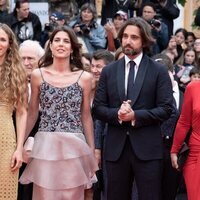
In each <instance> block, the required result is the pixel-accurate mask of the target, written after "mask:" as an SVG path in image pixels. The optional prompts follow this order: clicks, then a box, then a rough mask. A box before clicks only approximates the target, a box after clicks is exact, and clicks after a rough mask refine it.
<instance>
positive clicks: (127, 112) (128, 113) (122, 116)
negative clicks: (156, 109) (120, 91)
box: [118, 100, 135, 121]
mask: <svg viewBox="0 0 200 200" xmlns="http://www.w3.org/2000/svg"><path fill="white" fill-rule="evenodd" d="M130 103H131V100H127V101H123V103H122V105H121V107H120V109H119V111H118V119H119V120H121V121H132V120H135V113H134V111H133V110H132V108H131V105H130Z"/></svg>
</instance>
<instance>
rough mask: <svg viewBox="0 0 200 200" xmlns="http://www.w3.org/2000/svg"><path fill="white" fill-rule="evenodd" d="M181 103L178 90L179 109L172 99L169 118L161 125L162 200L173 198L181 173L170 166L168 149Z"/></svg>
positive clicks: (180, 95)
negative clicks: (162, 148)
mask: <svg viewBox="0 0 200 200" xmlns="http://www.w3.org/2000/svg"><path fill="white" fill-rule="evenodd" d="M182 103H183V93H182V92H181V91H179V109H177V108H176V102H175V100H174V104H173V111H172V113H171V115H170V118H169V119H168V120H166V121H164V122H163V123H162V125H161V132H162V135H163V143H164V159H163V177H162V200H175V198H176V195H177V191H178V187H179V185H180V182H181V177H182V173H181V172H179V171H177V170H176V169H174V168H173V167H172V164H171V156H170V150H171V146H172V142H173V135H174V130H175V127H176V123H177V121H178V118H179V115H180V110H181V107H182Z"/></svg>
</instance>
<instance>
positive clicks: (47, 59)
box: [39, 26, 83, 71]
mask: <svg viewBox="0 0 200 200" xmlns="http://www.w3.org/2000/svg"><path fill="white" fill-rule="evenodd" d="M60 31H64V32H66V33H67V34H68V35H69V38H70V42H71V48H72V49H73V52H72V53H71V57H70V64H71V65H70V66H71V70H72V71H74V70H76V69H77V70H78V69H83V64H82V62H81V44H80V43H79V42H78V39H77V36H76V34H75V32H74V31H73V29H72V28H70V27H67V26H59V27H58V28H56V29H55V30H54V31H53V32H52V34H51V36H50V38H49V42H48V45H47V48H46V50H45V54H44V56H42V58H41V59H40V60H39V67H47V66H49V65H51V64H52V63H53V57H52V52H51V49H50V44H51V43H52V42H53V39H54V37H55V35H56V34H57V33H58V32H60Z"/></svg>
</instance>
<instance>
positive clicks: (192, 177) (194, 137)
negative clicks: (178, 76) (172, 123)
mask: <svg viewBox="0 0 200 200" xmlns="http://www.w3.org/2000/svg"><path fill="white" fill-rule="evenodd" d="M190 127H191V128H192V133H191V135H190V139H189V147H190V152H189V155H188V158H187V160H186V162H185V165H184V167H183V175H184V179H185V183H186V188H187V195H188V200H198V199H200V81H193V82H191V83H190V84H189V85H188V86H187V88H186V91H185V95H184V102H183V107H182V112H181V115H180V118H179V120H178V123H177V126H176V130H175V134H174V140H173V145H172V149H171V161H172V166H173V167H174V168H176V169H179V166H178V164H177V154H178V152H179V150H180V148H181V145H182V143H183V142H184V140H185V138H186V136H187V133H188V131H189V129H190Z"/></svg>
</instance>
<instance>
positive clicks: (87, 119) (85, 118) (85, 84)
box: [80, 72, 94, 150]
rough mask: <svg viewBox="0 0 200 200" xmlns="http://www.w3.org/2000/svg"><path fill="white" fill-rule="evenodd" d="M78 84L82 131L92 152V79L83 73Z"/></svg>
mask: <svg viewBox="0 0 200 200" xmlns="http://www.w3.org/2000/svg"><path fill="white" fill-rule="evenodd" d="M80 84H81V86H82V88H83V102H82V108H81V120H82V124H83V131H84V134H85V137H86V141H87V143H88V145H89V146H90V147H91V148H92V150H94V130H93V121H92V116H91V108H90V102H91V91H92V77H91V75H90V74H89V73H87V72H84V74H83V75H82V77H81V80H80Z"/></svg>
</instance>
